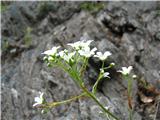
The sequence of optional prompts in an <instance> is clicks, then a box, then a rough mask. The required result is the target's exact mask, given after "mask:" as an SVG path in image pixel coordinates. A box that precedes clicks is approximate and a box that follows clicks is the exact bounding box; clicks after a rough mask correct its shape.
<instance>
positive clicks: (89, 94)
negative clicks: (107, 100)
mask: <svg viewBox="0 0 160 120" xmlns="http://www.w3.org/2000/svg"><path fill="white" fill-rule="evenodd" d="M81 88H82V89H83V91H84V92H86V94H88V96H89V97H90V98H92V99H93V100H94V101H95V102H96V103H97V104H98V105H99V107H100V108H101V109H102V110H103V111H104V112H105V113H107V114H108V115H110V116H111V117H113V118H114V119H115V120H119V119H118V118H117V117H116V116H115V115H113V114H112V113H111V112H110V111H109V110H107V109H106V108H105V107H104V106H103V105H102V104H101V103H100V102H99V101H98V100H97V98H96V97H95V96H94V95H93V94H92V93H90V92H89V91H88V90H87V89H86V88H85V87H84V86H83V85H81Z"/></svg>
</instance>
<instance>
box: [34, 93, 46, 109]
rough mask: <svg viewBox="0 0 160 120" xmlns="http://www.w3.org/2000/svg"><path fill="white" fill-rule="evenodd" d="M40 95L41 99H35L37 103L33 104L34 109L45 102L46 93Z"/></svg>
mask: <svg viewBox="0 0 160 120" xmlns="http://www.w3.org/2000/svg"><path fill="white" fill-rule="evenodd" d="M39 94H40V96H39V97H35V98H34V101H35V103H34V104H33V107H35V106H37V105H41V104H43V101H44V98H43V95H44V93H41V92H39Z"/></svg>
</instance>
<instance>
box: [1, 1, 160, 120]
mask: <svg viewBox="0 0 160 120" xmlns="http://www.w3.org/2000/svg"><path fill="white" fill-rule="evenodd" d="M80 4H81V2H13V3H11V4H10V5H9V6H8V9H7V10H6V11H4V12H3V13H2V27H1V31H2V76H1V80H2V83H1V84H2V85H1V86H2V93H1V95H2V108H1V109H2V110H1V111H2V120H28V119H29V120H41V119H47V120H53V119H54V120H72V119H73V120H75V119H76V120H90V119H91V120H105V119H106V118H105V117H104V116H100V115H99V113H98V111H99V108H98V107H97V105H96V104H95V103H94V102H93V101H92V100H89V99H87V98H86V99H80V100H77V101H75V102H72V103H71V104H67V105H62V106H58V107H56V108H53V109H52V110H51V112H50V113H48V114H47V115H40V113H39V112H38V111H37V110H36V109H34V108H32V104H33V102H34V97H35V96H37V94H38V92H39V91H42V92H44V93H45V96H46V97H47V100H48V101H59V100H64V99H67V98H70V97H71V96H74V95H77V94H78V93H80V89H79V88H77V87H76V85H75V84H74V82H73V81H72V80H71V79H70V78H69V77H68V75H67V74H66V73H64V72H63V71H61V70H60V69H58V68H55V69H53V68H48V67H47V66H46V65H45V63H43V60H42V57H43V56H41V53H42V52H43V51H45V50H47V49H51V48H52V47H53V46H56V45H62V46H64V47H66V46H65V45H66V43H68V42H75V41H78V40H80V39H93V40H94V42H93V45H94V46H96V47H97V48H98V49H99V51H102V52H104V51H106V50H109V51H111V52H112V54H113V55H112V56H111V58H110V59H109V60H108V61H106V65H108V63H109V62H115V63H116V64H117V65H116V67H115V68H113V69H110V70H109V72H110V74H111V80H103V81H102V82H101V84H100V85H99V93H98V95H97V96H98V97H99V99H100V101H101V102H102V103H104V104H105V105H106V106H109V107H110V110H111V111H112V112H113V113H114V114H116V115H117V116H118V117H119V118H120V119H122V120H127V119H128V114H127V113H128V109H127V95H126V87H127V83H126V81H124V80H122V79H121V77H120V75H119V74H118V73H117V72H116V70H118V69H120V68H121V66H129V65H132V66H133V67H134V73H135V74H136V75H137V76H138V79H137V81H135V82H134V88H133V89H134V90H133V91H134V95H135V96H134V103H135V104H134V109H135V113H134V120H153V119H154V118H155V119H156V117H157V120H158V119H160V118H158V117H159V116H158V114H159V111H158V105H159V104H158V100H157V99H156V98H155V99H154V102H152V103H149V104H146V103H142V102H144V101H142V98H141V96H140V95H139V89H140V88H139V81H140V80H142V81H144V80H145V81H147V83H148V84H152V85H153V86H154V87H155V88H156V89H160V64H159V62H160V52H159V51H160V35H159V32H160V24H159V23H160V12H159V11H160V10H159V9H160V8H159V5H160V3H159V2H105V3H104V9H102V10H100V11H99V12H97V13H95V14H91V13H90V12H88V11H84V10H82V9H81V8H80ZM97 4H98V3H97ZM27 27H30V28H31V29H32V31H31V33H28V34H29V37H30V39H29V44H26V37H25V36H26V29H27ZM27 40H28V39H27ZM89 63H90V65H89V68H88V71H87V72H86V75H87V76H88V77H86V78H85V79H86V84H89V86H91V85H92V84H93V83H94V82H95V77H96V76H97V74H98V70H99V66H100V64H101V63H100V62H99V61H97V60H96V59H91V60H90V61H89ZM157 91H158V90H157ZM147 97H148V96H146V98H147ZM152 97H153V96H152Z"/></svg>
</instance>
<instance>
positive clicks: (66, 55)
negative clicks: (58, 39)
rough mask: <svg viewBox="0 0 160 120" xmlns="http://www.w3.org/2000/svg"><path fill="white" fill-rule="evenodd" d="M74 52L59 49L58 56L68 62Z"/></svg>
mask: <svg viewBox="0 0 160 120" xmlns="http://www.w3.org/2000/svg"><path fill="white" fill-rule="evenodd" d="M75 53H76V52H71V53H68V51H67V50H64V51H61V52H59V56H60V57H61V58H62V59H64V60H65V61H67V62H69V61H70V60H72V58H73V56H74V55H75Z"/></svg>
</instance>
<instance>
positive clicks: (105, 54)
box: [94, 51, 112, 61]
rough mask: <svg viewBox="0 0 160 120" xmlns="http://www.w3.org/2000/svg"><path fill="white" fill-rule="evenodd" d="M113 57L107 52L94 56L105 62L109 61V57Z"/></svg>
mask: <svg viewBox="0 0 160 120" xmlns="http://www.w3.org/2000/svg"><path fill="white" fill-rule="evenodd" d="M110 55H112V54H111V52H109V51H106V52H105V53H104V54H102V53H101V52H97V53H96V55H94V57H98V58H99V59H100V60H102V61H103V60H105V59H107V57H108V56H110Z"/></svg>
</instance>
